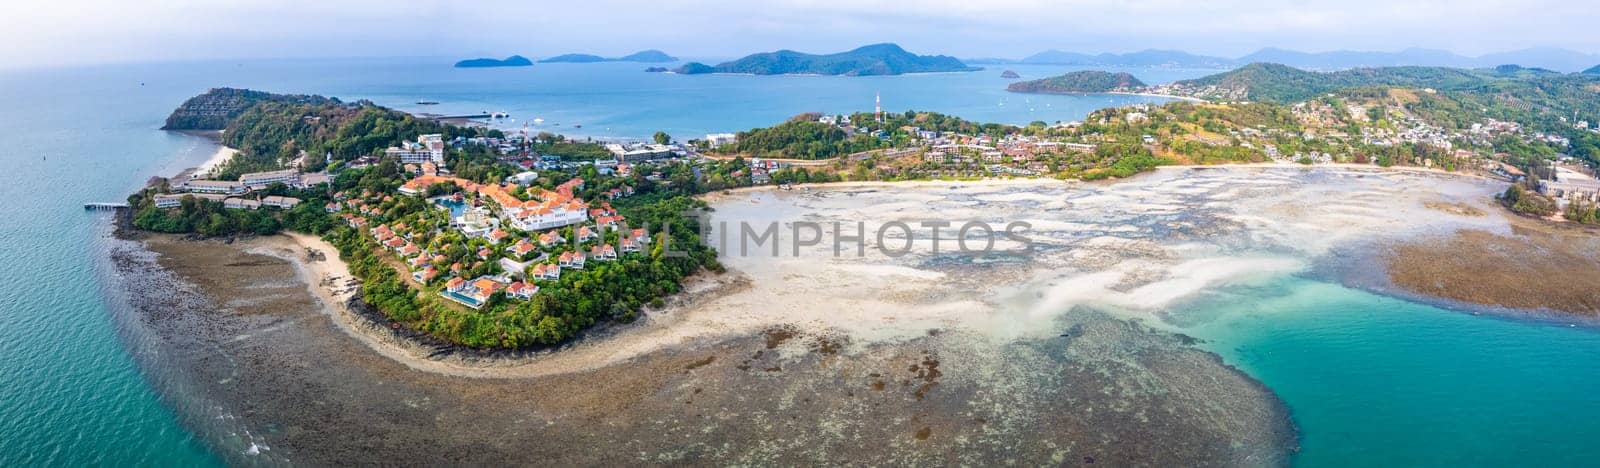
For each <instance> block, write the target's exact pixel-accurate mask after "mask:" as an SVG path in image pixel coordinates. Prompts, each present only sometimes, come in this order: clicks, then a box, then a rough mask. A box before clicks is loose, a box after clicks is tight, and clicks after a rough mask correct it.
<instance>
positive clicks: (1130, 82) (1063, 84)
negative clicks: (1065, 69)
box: [1006, 70, 1145, 94]
mask: <svg viewBox="0 0 1600 468" xmlns="http://www.w3.org/2000/svg"><path fill="white" fill-rule="evenodd" d="M1144 86H1145V84H1144V82H1143V81H1139V79H1138V78H1134V77H1133V75H1130V74H1128V73H1126V72H1119V73H1110V72H1103V71H1098V70H1082V71H1075V72H1072V73H1068V74H1065V75H1061V76H1053V77H1049V78H1042V79H1037V80H1030V81H1020V82H1016V83H1011V85H1009V86H1006V91H1011V92H1013V93H1043V94H1072V93H1105V92H1111V91H1126V90H1132V89H1134V88H1143V87H1144Z"/></svg>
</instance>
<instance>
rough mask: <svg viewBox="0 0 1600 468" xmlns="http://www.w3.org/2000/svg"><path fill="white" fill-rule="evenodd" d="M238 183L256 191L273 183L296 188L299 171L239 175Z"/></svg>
mask: <svg viewBox="0 0 1600 468" xmlns="http://www.w3.org/2000/svg"><path fill="white" fill-rule="evenodd" d="M239 183H241V184H244V185H246V186H249V187H251V188H257V189H259V188H265V187H266V186H268V185H272V184H274V183H281V184H284V185H289V186H298V185H300V171H297V170H294V169H284V170H280V171H267V172H251V173H248V174H240V175H239Z"/></svg>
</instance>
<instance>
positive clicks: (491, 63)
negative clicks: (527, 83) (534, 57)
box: [456, 55, 533, 68]
mask: <svg viewBox="0 0 1600 468" xmlns="http://www.w3.org/2000/svg"><path fill="white" fill-rule="evenodd" d="M530 65H533V61H531V60H528V58H527V57H523V56H521V55H513V56H510V57H506V58H505V59H504V60H497V59H492V58H475V59H469V60H462V61H460V62H456V68H490V67H526V66H530Z"/></svg>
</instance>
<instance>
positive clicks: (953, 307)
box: [113, 168, 1513, 466]
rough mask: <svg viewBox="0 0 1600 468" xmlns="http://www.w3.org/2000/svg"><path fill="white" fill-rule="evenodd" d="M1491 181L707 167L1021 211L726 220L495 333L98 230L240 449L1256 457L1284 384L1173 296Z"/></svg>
mask: <svg viewBox="0 0 1600 468" xmlns="http://www.w3.org/2000/svg"><path fill="white" fill-rule="evenodd" d="M1496 189H1497V186H1496V185H1495V184H1493V183H1491V182H1487V181H1482V180H1477V179H1469V178H1460V177H1450V176H1440V175H1433V174H1421V173H1401V172H1385V171H1375V170H1355V169H1320V168H1319V169H1301V168H1287V169H1263V168H1237V169H1181V168H1175V169H1163V170H1159V171H1156V172H1155V173H1153V174H1148V175H1145V176H1141V177H1138V178H1134V179H1131V180H1125V181H1119V182H1115V183H1096V184H1082V183H1059V182H1034V183H1005V184H993V183H921V184H909V185H886V186H840V187H821V188H817V189H815V190H811V191H792V192H783V191H742V192H732V193H728V194H719V195H713V196H711V197H710V199H709V201H710V202H711V203H712V206H713V207H714V209H715V211H713V212H712V215H711V218H712V221H713V222H732V223H739V222H745V223H756V224H760V225H764V224H765V223H773V222H775V223H778V224H779V225H780V226H782V227H783V228H782V229H779V230H778V232H779V239H778V240H779V241H780V244H781V245H783V246H784V248H785V250H788V248H789V246H791V245H794V243H793V242H792V241H793V239H792V238H790V239H787V241H788V243H784V241H785V240H786V239H784V238H786V237H792V235H793V231H792V230H791V228H792V227H793V223H794V222H797V221H813V222H817V223H821V224H830V223H832V222H834V221H838V222H842V223H855V222H858V221H860V222H864V223H869V225H876V224H881V223H885V222H890V221H900V222H905V223H908V224H910V225H912V226H916V225H917V224H918V223H919V222H920V221H924V220H929V219H945V220H950V221H952V222H954V223H955V224H956V225H958V226H959V225H960V224H961V223H963V222H966V221H972V220H978V221H985V222H990V223H991V224H995V225H1001V226H1003V225H1005V224H1007V223H1009V222H1013V221H1024V222H1027V223H1028V224H1029V225H1030V226H1031V229H1030V230H1029V232H1028V234H1027V235H1028V237H1029V239H1030V242H1029V243H1028V244H1029V245H1028V246H1027V248H1026V249H1025V250H1018V248H1020V247H1021V245H1019V244H1018V243H1009V244H1008V243H1005V242H1004V241H1002V242H1001V243H999V244H998V245H997V247H996V250H995V251H994V252H991V253H986V254H969V253H962V252H959V251H958V250H957V249H956V248H955V247H956V242H957V240H955V239H954V238H947V237H940V238H937V239H935V238H933V237H932V236H929V235H927V233H926V232H922V231H919V232H914V233H913V234H912V235H911V236H908V237H904V238H893V239H888V240H886V243H888V242H892V243H893V244H894V245H895V246H900V245H911V246H913V248H912V249H911V253H910V254H908V255H903V256H893V257H891V256H886V255H882V254H881V253H880V252H879V251H878V249H876V247H877V246H876V245H873V244H875V243H876V242H877V241H876V239H873V238H872V236H870V235H869V236H867V237H868V239H867V240H866V243H867V244H868V245H867V246H865V247H869V248H867V249H864V250H865V251H866V254H865V255H863V256H855V255H840V256H835V255H834V253H833V251H832V250H833V249H832V244H833V242H832V241H833V239H831V238H829V237H830V234H828V233H826V232H824V233H823V236H822V238H820V239H819V241H820V242H819V243H818V244H816V245H811V246H804V247H802V248H801V249H799V252H798V253H797V254H794V253H792V252H780V253H782V254H786V255H779V256H776V257H774V256H771V255H762V254H756V255H749V254H740V253H739V252H738V251H737V250H738V249H737V247H733V248H732V249H729V248H728V247H727V246H724V247H723V249H722V250H723V255H724V263H725V264H726V265H727V266H729V268H730V272H729V273H727V274H726V275H724V276H725V277H724V278H720V279H716V280H714V281H712V282H713V283H717V284H720V285H721V287H718V288H712V289H711V290H709V291H706V292H705V293H703V294H695V295H690V297H686V298H683V299H682V300H679V301H674V302H676V303H675V304H672V305H670V306H669V307H666V308H664V309H661V310H654V311H651V312H650V313H648V314H646V315H645V317H644V318H643V319H641V320H640V321H638V322H636V323H634V324H628V325H622V326H617V327H613V328H612V329H609V330H606V331H604V332H603V333H595V334H593V335H591V336H589V337H586V338H585V339H584V340H581V341H580V342H579V343H576V344H574V345H571V346H569V347H566V348H564V349H558V350H553V351H546V352H540V353H530V354H526V355H521V356H518V357H516V358H515V359H501V360H492V361H482V360H478V361H473V360H463V359H459V354H460V353H449V352H439V351H438V349H437V348H428V347H415V346H414V347H410V348H404V347H394V346H392V344H391V343H388V342H386V341H384V340H370V339H361V337H360V336H359V335H362V334H364V333H372V332H373V330H371V329H363V328H360V327H355V328H353V327H350V326H348V324H341V323H340V321H341V320H348V316H345V315H341V313H340V312H339V311H340V310H347V309H348V308H350V307H357V308H359V307H360V305H359V304H358V303H357V304H350V303H330V302H338V301H336V300H335V301H330V300H328V299H327V298H328V297H329V296H328V295H327V294H324V293H325V292H327V291H342V290H344V289H341V286H340V284H338V282H337V280H336V279H334V278H318V277H315V276H314V275H312V274H308V272H311V271H315V270H316V269H314V268H307V267H306V265H308V264H314V263H317V262H327V261H329V260H328V259H326V258H325V257H322V258H319V257H318V256H316V255H307V252H305V251H302V250H297V249H296V248H295V247H293V245H294V244H292V243H290V244H285V243H283V242H281V240H278V241H275V240H273V239H275V238H263V239H255V240H245V241H241V242H235V243H232V244H229V243H224V242H221V241H193V240H183V239H179V238H174V237H168V236H143V239H139V240H133V241H127V242H123V243H120V244H119V246H118V247H117V248H116V249H115V251H114V252H113V258H114V264H115V269H116V272H117V274H118V276H119V279H120V281H121V282H122V284H123V285H124V286H125V287H124V289H125V290H126V303H127V304H126V306H127V307H126V308H127V311H128V312H129V313H126V314H122V319H123V320H124V321H127V322H129V328H130V329H132V330H135V334H137V335H138V337H137V338H136V339H132V340H130V342H134V343H140V344H139V346H137V349H136V351H139V352H137V353H136V354H137V355H138V356H140V358H141V361H142V362H143V363H144V367H146V368H147V369H151V370H150V372H149V373H150V374H152V375H153V376H154V377H153V378H152V380H154V381H155V382H156V383H157V384H158V385H162V386H164V387H168V389H169V390H171V389H176V391H167V392H163V393H166V394H168V395H172V396H171V397H169V398H171V399H177V400H183V401H178V402H173V406H174V407H176V408H179V411H180V412H181V413H184V414H183V416H184V419H185V420H186V421H188V422H189V423H190V424H191V425H192V426H195V427H197V428H198V429H200V432H201V433H202V434H208V436H207V438H208V439H209V440H210V441H211V442H212V443H213V445H215V446H218V447H219V452H223V453H225V454H230V453H231V454H233V455H232V456H233V459H232V460H231V461H235V462H239V463H245V464H276V463H292V464H313V465H324V464H376V463H380V462H379V460H385V462H383V463H390V464H392V463H394V462H395V461H398V462H399V463H401V464H417V465H437V464H443V463H448V464H468V463H471V464H479V463H519V462H520V463H534V462H539V463H560V464H580V465H596V464H618V463H639V462H650V463H665V464H701V463H711V464H756V463H763V464H771V463H782V464H801V463H808V464H809V463H848V464H862V465H881V464H894V465H902V464H931V463H939V464H954V463H964V464H995V463H1011V462H1014V463H1021V464H1031V465H1037V464H1045V463H1050V464H1087V463H1108V464H1112V465H1223V466H1240V465H1247V466H1263V465H1266V466H1270V465H1282V464H1286V463H1287V462H1288V460H1289V459H1290V457H1291V454H1292V453H1293V452H1294V450H1295V447H1296V434H1295V428H1294V425H1293V423H1292V418H1291V415H1290V414H1289V411H1288V409H1287V407H1286V406H1285V405H1284V404H1283V402H1282V401H1280V400H1279V399H1278V398H1277V397H1276V396H1275V395H1273V393H1272V392H1271V391H1270V389H1268V388H1266V387H1265V386H1263V385H1261V384H1260V383H1258V382H1256V381H1255V380H1254V379H1252V378H1251V377H1250V376H1248V375H1246V374H1244V373H1243V372H1241V371H1240V370H1238V369H1235V368H1234V367H1232V366H1230V365H1229V364H1228V363H1225V362H1223V360H1222V359H1221V358H1219V357H1218V356H1217V355H1215V354H1212V353H1211V352H1208V351H1206V350H1205V349H1203V348H1202V347H1199V346H1196V344H1195V341H1196V340H1195V339H1194V338H1191V337H1189V336H1187V335H1185V334H1183V333H1182V331H1183V324H1184V323H1185V321H1186V320H1189V319H1190V317H1187V316H1186V315H1185V310H1186V305H1187V304H1189V303H1190V302H1191V301H1193V300H1195V299H1196V298H1201V297H1207V296H1208V295H1209V294H1210V292H1211V291H1215V290H1218V289H1223V288H1236V287H1248V286H1249V285H1250V284H1251V283H1252V282H1256V281H1262V280H1264V279H1269V278H1274V277H1282V276H1285V275H1293V276H1306V277H1314V278H1316V277H1324V276H1328V277H1329V278H1334V277H1336V276H1345V277H1348V276H1358V275H1367V276H1370V277H1372V278H1380V279H1381V278H1385V276H1384V274H1385V272H1386V270H1385V268H1384V267H1383V266H1382V264H1381V263H1380V264H1378V265H1367V266H1368V267H1370V269H1369V268H1351V267H1350V266H1349V265H1348V263H1349V260H1348V258H1347V257H1346V256H1344V255H1342V253H1343V252H1347V251H1348V250H1349V249H1360V250H1362V251H1363V252H1377V251H1379V246H1396V245H1410V244H1411V243H1415V242H1421V241H1422V240H1425V239H1429V238H1433V237H1434V236H1438V235H1440V234H1441V233H1443V234H1449V233H1455V232H1458V231H1460V230H1463V229H1470V230H1476V231H1482V232H1488V233H1495V234H1496V235H1513V233H1512V232H1511V227H1510V224H1509V223H1508V221H1507V220H1506V219H1505V218H1503V217H1501V216H1500V215H1498V214H1497V213H1498V212H1497V211H1494V209H1495V207H1493V206H1491V205H1490V203H1492V200H1491V199H1490V197H1491V196H1492V194H1493V193H1494V191H1495V190H1496ZM1445 204H1447V205H1449V206H1460V207H1470V208H1472V209H1470V210H1468V209H1451V210H1441V209H1437V207H1438V206H1444V205H1445ZM1485 213H1488V214H1485ZM714 226H717V225H716V224H714ZM718 229H724V228H718ZM869 229H872V228H869ZM714 232H715V231H714ZM709 237H715V235H713V236H709ZM935 246H941V247H943V248H939V249H937V251H938V253H935ZM852 248H853V247H852ZM763 253H765V252H763ZM851 253H854V252H851ZM1325 265H1339V266H1340V267H1339V268H1337V270H1338V271H1339V272H1340V273H1339V275H1326V274H1325V273H1324V271H1325V268H1324V266H1325ZM330 280H334V281H330ZM1384 284H1391V283H1384ZM319 288H321V289H320V290H319ZM342 317H343V318H342ZM376 325H377V327H369V328H378V329H381V328H382V326H383V325H385V324H382V323H377V324H376ZM390 348H392V349H390ZM429 349H433V350H434V351H431V352H430V351H428V350H429ZM452 356H455V357H452Z"/></svg>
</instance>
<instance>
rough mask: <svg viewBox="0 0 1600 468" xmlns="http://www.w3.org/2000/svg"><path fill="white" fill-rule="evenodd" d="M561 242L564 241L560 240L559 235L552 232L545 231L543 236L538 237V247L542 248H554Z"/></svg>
mask: <svg viewBox="0 0 1600 468" xmlns="http://www.w3.org/2000/svg"><path fill="white" fill-rule="evenodd" d="M563 240H565V239H562V238H561V233H559V232H556V231H553V230H552V231H545V233H544V234H540V235H539V245H540V246H544V247H554V246H557V245H560V244H561V241H563Z"/></svg>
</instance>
